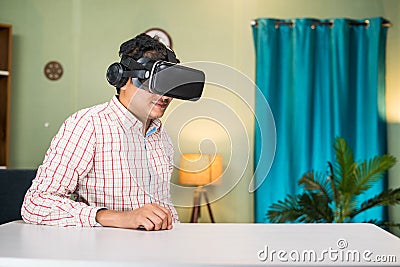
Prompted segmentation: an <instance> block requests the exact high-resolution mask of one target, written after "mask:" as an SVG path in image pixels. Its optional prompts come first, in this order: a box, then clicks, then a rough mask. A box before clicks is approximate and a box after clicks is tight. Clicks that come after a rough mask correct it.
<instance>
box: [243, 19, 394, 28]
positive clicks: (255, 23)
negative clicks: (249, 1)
mask: <svg viewBox="0 0 400 267" xmlns="http://www.w3.org/2000/svg"><path fill="white" fill-rule="evenodd" d="M369 23H370V22H369V20H365V21H363V22H355V21H351V22H349V25H350V27H351V26H364V27H368V26H369ZM251 25H252V26H255V27H258V21H257V20H252V21H251ZM281 25H282V26H289V27H291V28H292V27H293V26H294V22H293V21H279V20H278V21H276V22H275V28H279V26H281ZM317 25H323V26H328V27H333V22H332V21H327V22H322V21H314V22H313V23H312V24H311V28H315V26H317ZM391 26H392V24H391V23H390V22H389V21H384V22H382V27H391Z"/></svg>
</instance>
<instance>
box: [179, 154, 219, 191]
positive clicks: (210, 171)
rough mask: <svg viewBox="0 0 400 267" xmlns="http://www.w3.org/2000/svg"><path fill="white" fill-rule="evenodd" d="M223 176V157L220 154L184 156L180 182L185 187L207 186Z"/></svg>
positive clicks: (181, 162)
mask: <svg viewBox="0 0 400 267" xmlns="http://www.w3.org/2000/svg"><path fill="white" fill-rule="evenodd" d="M221 175H222V156H221V155H219V154H216V155H211V154H182V156H181V161H180V168H179V182H180V183H181V184H184V185H206V184H209V183H212V182H214V181H216V180H218V178H220V177H221Z"/></svg>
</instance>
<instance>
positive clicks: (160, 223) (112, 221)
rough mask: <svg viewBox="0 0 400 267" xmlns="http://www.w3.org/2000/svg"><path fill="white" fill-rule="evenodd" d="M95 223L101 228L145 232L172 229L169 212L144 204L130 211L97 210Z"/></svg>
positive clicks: (155, 205) (156, 206)
mask: <svg viewBox="0 0 400 267" xmlns="http://www.w3.org/2000/svg"><path fill="white" fill-rule="evenodd" d="M96 221H97V222H98V223H100V224H101V225H102V226H111V227H118V228H131V229H139V228H141V227H143V228H144V229H146V230H147V231H152V230H155V231H158V230H170V229H172V216H171V212H170V211H169V210H168V209H166V208H164V207H162V206H160V205H157V204H146V205H144V206H143V207H141V208H138V209H135V210H131V211H115V210H106V209H104V210H99V211H98V212H97V214H96Z"/></svg>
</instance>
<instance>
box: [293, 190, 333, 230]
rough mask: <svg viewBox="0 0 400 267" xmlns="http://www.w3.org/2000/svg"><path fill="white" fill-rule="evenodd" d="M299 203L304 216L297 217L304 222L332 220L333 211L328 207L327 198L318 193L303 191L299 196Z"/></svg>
mask: <svg viewBox="0 0 400 267" xmlns="http://www.w3.org/2000/svg"><path fill="white" fill-rule="evenodd" d="M299 205H300V207H301V210H302V211H303V213H304V216H302V217H300V218H299V219H300V220H301V222H306V223H322V222H332V221H333V212H332V210H331V208H330V207H329V198H326V196H325V195H322V194H318V193H304V194H302V195H300V197H299Z"/></svg>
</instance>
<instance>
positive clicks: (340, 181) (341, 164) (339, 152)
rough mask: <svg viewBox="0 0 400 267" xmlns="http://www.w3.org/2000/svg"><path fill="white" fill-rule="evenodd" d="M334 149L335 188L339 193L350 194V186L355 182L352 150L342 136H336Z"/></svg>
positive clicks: (355, 165) (354, 164)
mask: <svg viewBox="0 0 400 267" xmlns="http://www.w3.org/2000/svg"><path fill="white" fill-rule="evenodd" d="M334 149H335V152H336V163H335V164H334V168H333V169H334V178H335V183H336V184H337V189H338V190H339V192H340V193H341V194H344V195H351V191H352V188H353V186H354V184H355V183H356V180H355V177H354V176H355V170H356V167H357V164H356V163H355V162H354V158H353V151H352V150H351V148H350V147H349V146H348V145H347V143H346V141H345V140H344V138H336V140H335V144H334Z"/></svg>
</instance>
